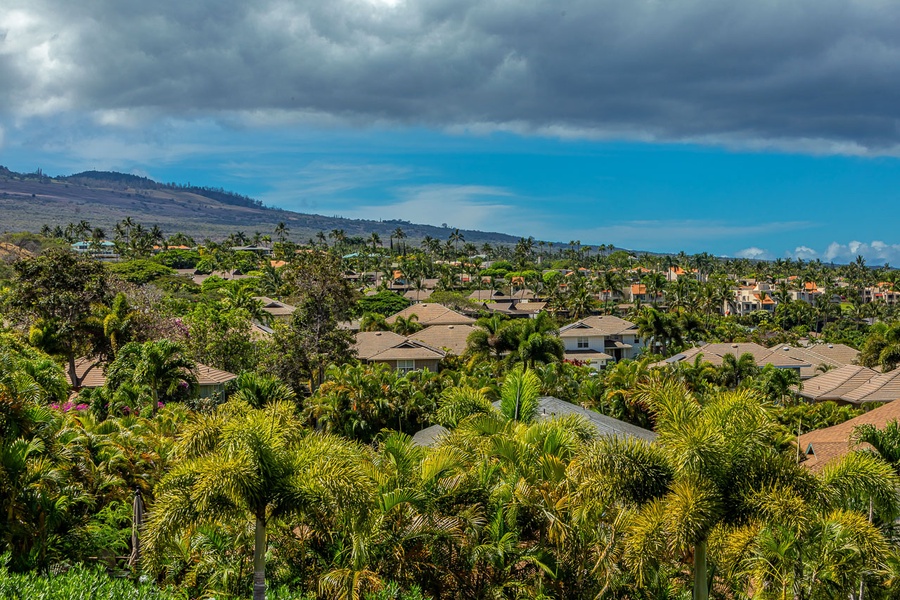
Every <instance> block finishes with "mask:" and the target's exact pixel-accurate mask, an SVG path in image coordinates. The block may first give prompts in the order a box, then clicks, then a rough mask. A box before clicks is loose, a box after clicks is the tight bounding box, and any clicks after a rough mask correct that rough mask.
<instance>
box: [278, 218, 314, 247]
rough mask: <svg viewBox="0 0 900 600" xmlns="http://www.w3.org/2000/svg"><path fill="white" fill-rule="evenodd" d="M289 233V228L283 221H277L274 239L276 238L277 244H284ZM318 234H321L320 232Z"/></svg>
mask: <svg viewBox="0 0 900 600" xmlns="http://www.w3.org/2000/svg"><path fill="white" fill-rule="evenodd" d="M290 232H291V230H290V228H289V227H288V226H287V224H285V222H284V221H279V222H278V225H276V226H275V231H274V233H275V237H277V238H278V241H279V242H284V241H285V240H286V239H287V236H288V234H289V233H290ZM319 233H322V232H321V231H320V232H319Z"/></svg>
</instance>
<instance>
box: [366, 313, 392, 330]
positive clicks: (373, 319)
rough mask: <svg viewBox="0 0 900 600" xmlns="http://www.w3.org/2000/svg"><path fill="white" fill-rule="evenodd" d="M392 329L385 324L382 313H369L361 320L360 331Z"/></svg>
mask: <svg viewBox="0 0 900 600" xmlns="http://www.w3.org/2000/svg"><path fill="white" fill-rule="evenodd" d="M399 318H400V317H398V319H399ZM390 329H391V326H390V325H388V324H387V323H386V322H385V319H384V315H382V314H380V313H375V312H367V313H366V314H364V315H363V316H362V318H361V319H360V320H359V330H360V331H390Z"/></svg>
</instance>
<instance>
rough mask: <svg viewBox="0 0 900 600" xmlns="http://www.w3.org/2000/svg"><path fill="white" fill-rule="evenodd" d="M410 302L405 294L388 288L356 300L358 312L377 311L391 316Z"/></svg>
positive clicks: (359, 313)
mask: <svg viewBox="0 0 900 600" xmlns="http://www.w3.org/2000/svg"><path fill="white" fill-rule="evenodd" d="M409 304H410V302H409V300H407V299H406V298H404V297H403V296H401V295H399V294H395V293H394V292H390V291H387V290H382V291H380V292H378V293H377V294H374V295H372V296H363V297H362V298H360V299H359V300H357V301H356V314H357V315H363V314H366V313H376V314H379V315H384V316H385V317H389V316H391V315H392V314H394V313H398V312H400V311H401V310H403V309H404V308H406V307H407V306H409Z"/></svg>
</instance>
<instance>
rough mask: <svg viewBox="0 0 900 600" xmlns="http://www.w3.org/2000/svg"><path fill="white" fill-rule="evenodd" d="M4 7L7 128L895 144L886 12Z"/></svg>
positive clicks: (896, 56) (565, 4)
mask: <svg viewBox="0 0 900 600" xmlns="http://www.w3.org/2000/svg"><path fill="white" fill-rule="evenodd" d="M11 4H12V8H11V9H10V10H7V9H5V10H4V13H0V77H2V78H3V82H4V85H2V86H0V114H5V115H6V116H7V117H22V116H29V115H53V114H57V113H61V112H79V111H88V112H95V113H98V112H99V113H103V112H104V111H109V112H110V113H111V114H115V111H122V110H131V111H133V110H139V111H141V110H142V111H148V112H151V113H153V114H163V115H173V116H178V117H184V116H186V117H196V116H205V115H213V116H219V117H225V116H227V115H232V118H233V116H234V115H238V116H240V115H245V116H246V115H253V116H254V118H257V119H263V120H264V119H265V118H266V116H267V115H281V116H282V118H283V117H284V116H288V117H289V116H290V115H292V114H295V113H297V114H317V113H321V114H324V115H330V116H332V117H333V118H337V119H341V120H345V119H346V120H349V121H351V122H357V123H366V122H374V121H387V122H399V123H410V124H424V125H429V126H440V127H483V128H488V129H489V128H493V127H504V128H511V129H515V130H520V131H542V132H549V133H558V134H560V135H607V136H614V137H623V138H631V139H635V138H637V139H657V140H700V141H710V142H715V143H738V144H742V143H743V144H746V143H750V144H756V143H762V144H765V143H774V144H776V145H781V146H785V145H786V146H791V145H794V146H798V147H805V148H806V149H810V150H815V149H816V148H815V146H816V145H821V146H823V149H822V150H823V151H848V152H853V151H859V152H866V151H871V152H880V151H886V150H890V149H892V148H893V147H895V146H897V145H898V141H900V140H898V138H900V131H898V123H900V121H898V117H900V36H898V35H897V32H898V31H900V3H895V2H888V1H884V2H879V1H874V0H873V1H869V0H791V1H783V2H781V1H776V0H758V1H754V2H747V1H746V0H744V1H741V2H732V1H728V0H584V1H580V0H569V1H560V0H454V1H449V0H410V1H407V2H404V1H400V2H397V3H393V2H385V1H383V0H328V1H314V2H289V1H284V0H283V1H275V0H256V1H254V2H246V1H244V0H242V1H234V0H215V1H211V0H192V1H191V2H184V1H183V0H155V1H154V2H147V1H146V0H141V1H137V0H130V1H123V0H93V1H90V2H68V1H66V0H27V1H24V0H12V3H11ZM825 146H827V147H828V148H824V147H825Z"/></svg>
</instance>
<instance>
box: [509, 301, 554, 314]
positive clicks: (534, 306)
mask: <svg viewBox="0 0 900 600" xmlns="http://www.w3.org/2000/svg"><path fill="white" fill-rule="evenodd" d="M546 306H547V303H546V302H518V303H516V310H517V311H518V312H527V313H539V312H541V311H542V310H544V308H546Z"/></svg>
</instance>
